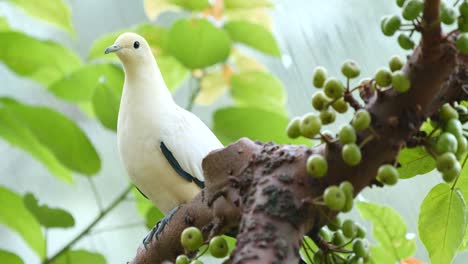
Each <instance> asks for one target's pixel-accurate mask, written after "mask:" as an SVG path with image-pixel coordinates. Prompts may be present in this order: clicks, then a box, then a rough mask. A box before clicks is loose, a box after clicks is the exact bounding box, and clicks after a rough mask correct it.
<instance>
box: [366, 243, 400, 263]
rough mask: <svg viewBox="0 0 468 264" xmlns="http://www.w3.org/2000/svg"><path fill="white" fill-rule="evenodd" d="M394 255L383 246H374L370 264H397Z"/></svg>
mask: <svg viewBox="0 0 468 264" xmlns="http://www.w3.org/2000/svg"><path fill="white" fill-rule="evenodd" d="M395 263H396V261H395V259H394V255H393V254H391V253H390V252H389V251H388V250H387V249H385V248H384V247H383V246H381V245H379V246H372V247H371V254H370V264H395Z"/></svg>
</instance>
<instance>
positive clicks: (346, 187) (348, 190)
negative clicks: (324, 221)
mask: <svg viewBox="0 0 468 264" xmlns="http://www.w3.org/2000/svg"><path fill="white" fill-rule="evenodd" d="M340 189H341V190H342V191H343V192H344V193H345V195H346V203H345V205H344V207H343V209H342V210H341V211H342V212H344V213H346V212H349V211H351V209H353V204H354V186H353V185H352V184H351V183H350V182H349V181H344V182H342V183H341V184H340Z"/></svg>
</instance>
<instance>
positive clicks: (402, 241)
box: [356, 202, 416, 263]
mask: <svg viewBox="0 0 468 264" xmlns="http://www.w3.org/2000/svg"><path fill="white" fill-rule="evenodd" d="M356 206H357V208H358V210H359V213H360V214H361V216H362V218H364V219H366V220H369V221H371V222H372V235H373V236H374V239H375V240H377V242H378V243H379V244H380V246H381V247H380V249H379V250H384V251H386V254H385V255H388V256H391V259H392V260H393V263H395V261H398V260H401V259H404V258H407V257H409V256H412V255H413V254H414V252H415V251H416V241H415V239H407V238H406V235H407V233H406V224H405V221H404V220H403V218H402V217H401V216H400V215H399V214H398V212H397V211H395V209H393V208H391V207H388V206H383V205H378V204H373V203H368V202H358V203H357V204H356Z"/></svg>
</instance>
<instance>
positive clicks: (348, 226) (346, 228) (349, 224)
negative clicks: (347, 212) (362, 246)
mask: <svg viewBox="0 0 468 264" xmlns="http://www.w3.org/2000/svg"><path fill="white" fill-rule="evenodd" d="M342 230H343V235H345V236H346V237H347V238H354V237H355V236H356V234H357V226H356V225H355V224H354V222H353V220H351V219H347V220H345V221H344V222H343V227H342Z"/></svg>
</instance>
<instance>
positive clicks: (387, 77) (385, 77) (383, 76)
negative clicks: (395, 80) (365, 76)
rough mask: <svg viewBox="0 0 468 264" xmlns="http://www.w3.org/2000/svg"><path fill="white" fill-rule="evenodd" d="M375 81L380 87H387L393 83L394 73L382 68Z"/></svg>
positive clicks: (376, 74)
mask: <svg viewBox="0 0 468 264" xmlns="http://www.w3.org/2000/svg"><path fill="white" fill-rule="evenodd" d="M374 79H375V83H376V84H377V85H378V86H380V87H386V86H389V85H390V84H391V83H392V73H391V72H390V71H389V70H387V69H386V68H380V69H379V70H378V71H377V72H376V73H375V76H374Z"/></svg>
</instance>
